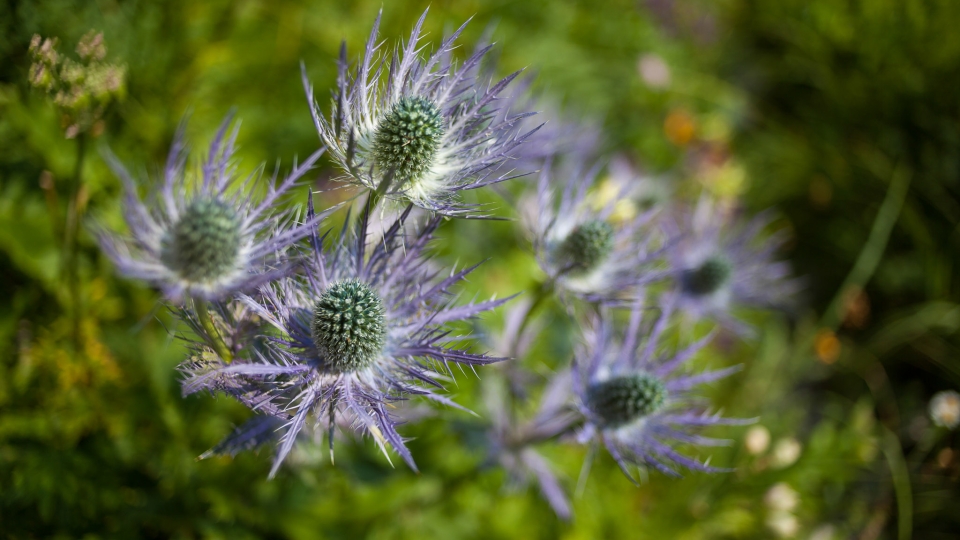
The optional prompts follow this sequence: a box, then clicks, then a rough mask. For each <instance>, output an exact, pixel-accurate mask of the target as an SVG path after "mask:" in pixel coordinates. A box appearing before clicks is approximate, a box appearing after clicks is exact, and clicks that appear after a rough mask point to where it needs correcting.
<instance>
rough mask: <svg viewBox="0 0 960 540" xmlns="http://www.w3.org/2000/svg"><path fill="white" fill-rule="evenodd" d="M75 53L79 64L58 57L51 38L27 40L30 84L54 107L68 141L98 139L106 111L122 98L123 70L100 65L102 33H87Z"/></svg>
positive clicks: (54, 43)
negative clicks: (82, 136) (84, 137)
mask: <svg viewBox="0 0 960 540" xmlns="http://www.w3.org/2000/svg"><path fill="white" fill-rule="evenodd" d="M76 51H77V55H78V56H79V58H80V61H76V60H74V59H72V58H68V57H66V56H64V55H61V54H59V53H58V52H57V40H56V39H55V38H46V39H44V38H41V37H40V36H39V35H34V36H33V39H31V40H30V57H31V60H32V63H31V65H30V72H29V81H30V84H31V85H32V86H33V87H35V88H37V89H40V90H43V91H44V92H46V94H47V96H48V97H49V99H50V101H51V102H52V103H53V104H54V106H56V108H57V110H58V112H59V113H60V117H61V123H62V125H63V128H64V134H65V135H66V136H67V138H68V139H72V138H74V137H76V136H78V135H80V134H81V133H89V134H91V135H93V136H94V137H96V136H97V135H99V134H100V133H101V132H102V131H103V122H102V119H103V115H104V113H105V112H106V110H107V107H108V106H109V105H110V104H111V103H113V102H114V101H119V100H121V99H123V97H124V95H125V94H126V84H125V81H126V67H125V66H122V65H119V64H110V63H107V62H104V58H106V55H107V47H106V44H105V43H104V40H103V33H101V32H95V31H93V30H91V31H89V32H87V33H86V34H85V35H84V36H83V37H82V38H80V42H79V43H78V44H77V48H76Z"/></svg>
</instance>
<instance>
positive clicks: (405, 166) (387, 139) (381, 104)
mask: <svg viewBox="0 0 960 540" xmlns="http://www.w3.org/2000/svg"><path fill="white" fill-rule="evenodd" d="M426 15H427V12H426V11H424V13H423V15H422V16H421V17H420V20H419V21H418V22H417V24H416V27H415V28H414V30H413V33H412V34H411V36H410V39H409V40H408V41H407V43H406V44H405V45H404V46H403V47H401V49H400V50H399V51H396V52H394V53H393V54H388V55H384V56H382V57H381V56H380V54H379V51H380V46H381V45H382V43H377V30H378V28H379V25H380V16H379V15H378V16H377V20H376V22H375V23H374V25H373V31H372V32H371V33H370V38H369V39H368V40H367V44H366V49H365V50H364V53H363V59H362V60H361V61H360V65H359V67H358V68H357V70H356V71H355V72H351V71H350V69H349V66H348V62H347V57H346V44H344V45H343V46H342V47H341V51H340V61H339V76H338V81H337V90H336V92H335V95H334V101H333V110H332V111H331V114H330V117H329V118H327V117H324V116H323V115H322V114H321V113H320V111H319V107H318V105H317V104H316V101H315V100H314V98H313V90H312V88H311V87H310V84H309V82H308V81H307V80H306V76H304V86H305V88H306V91H307V95H308V98H309V100H310V104H311V112H312V114H313V119H314V123H315V124H316V128H317V131H318V132H319V134H320V139H321V141H322V142H323V144H324V145H325V146H326V147H327V149H328V150H329V151H330V155H331V156H332V157H333V158H334V160H335V161H337V163H338V164H339V165H340V167H341V168H342V169H343V171H344V173H346V180H347V181H348V182H352V183H356V184H359V185H362V186H365V187H367V188H370V189H377V188H380V187H381V185H384V186H385V187H384V189H386V190H387V193H388V194H389V195H390V196H391V197H393V198H399V199H405V200H408V201H409V202H412V203H413V204H414V205H416V206H419V207H421V208H424V209H427V210H430V211H433V212H437V213H440V214H445V215H449V216H464V217H471V216H473V217H476V216H477V212H478V210H479V209H478V208H477V207H476V206H475V205H470V204H467V203H464V202H463V201H462V200H461V199H460V192H461V191H464V190H471V189H476V188H479V187H483V186H486V185H490V184H494V183H496V182H501V181H503V180H507V179H509V178H512V177H513V176H511V175H510V174H509V173H504V174H499V173H497V172H496V171H497V170H498V168H499V165H500V164H501V163H503V162H504V161H506V160H508V159H510V157H511V154H512V153H513V152H514V151H515V149H516V148H517V147H518V146H519V145H520V144H521V143H522V142H523V141H524V140H525V139H526V138H527V137H528V136H529V135H530V134H531V133H532V132H533V131H535V129H536V128H533V129H531V130H529V131H526V132H521V131H520V130H519V125H520V123H521V122H522V120H523V119H524V118H526V117H528V116H530V115H532V114H533V113H521V114H508V115H504V114H500V112H501V111H500V107H499V104H498V100H500V99H501V94H502V93H503V92H504V89H505V88H506V87H507V85H508V84H509V83H510V82H511V81H512V80H513V79H514V78H515V77H516V76H517V75H518V74H519V72H516V73H514V74H512V75H509V76H507V77H506V78H504V79H503V80H501V81H499V82H497V83H496V84H493V85H488V84H485V81H484V79H483V78H482V77H481V76H480V69H479V66H480V63H481V61H482V60H483V58H484V56H485V55H486V53H487V52H489V51H490V49H491V46H485V47H482V48H480V49H478V50H477V51H475V52H474V53H473V54H472V55H471V56H470V57H469V58H467V59H466V60H465V61H464V63H463V64H462V65H461V66H459V67H458V66H456V65H454V63H453V60H452V56H451V51H452V50H453V49H454V48H455V45H454V42H455V41H456V39H457V38H458V37H459V35H460V33H461V32H462V31H463V28H464V26H466V24H464V26H461V27H460V28H459V29H457V31H455V32H454V33H453V34H452V35H450V36H449V37H447V38H445V39H444V40H443V41H442V42H441V43H440V46H439V48H438V49H437V50H436V51H435V52H434V53H433V54H430V55H429V56H427V57H426V58H421V56H420V53H421V51H422V49H423V47H422V46H421V45H420V39H421V37H422V34H421V28H422V26H423V21H424V19H425V18H426ZM388 64H389V65H388Z"/></svg>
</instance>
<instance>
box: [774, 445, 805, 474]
mask: <svg viewBox="0 0 960 540" xmlns="http://www.w3.org/2000/svg"><path fill="white" fill-rule="evenodd" d="M802 450H803V447H802V446H800V441H798V440H796V439H794V438H793V437H788V438H786V439H780V440H779V441H777V444H775V445H774V447H773V457H772V462H771V464H772V465H773V466H774V467H776V468H778V469H782V468H784V467H789V466H790V465H793V464H794V463H796V462H797V460H798V459H800V452H801V451H802Z"/></svg>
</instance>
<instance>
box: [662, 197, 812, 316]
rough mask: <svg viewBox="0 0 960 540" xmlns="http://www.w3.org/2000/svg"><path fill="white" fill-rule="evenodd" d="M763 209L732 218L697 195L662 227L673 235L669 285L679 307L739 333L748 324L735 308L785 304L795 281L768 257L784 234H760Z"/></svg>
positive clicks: (764, 216) (790, 299) (784, 266)
mask: <svg viewBox="0 0 960 540" xmlns="http://www.w3.org/2000/svg"><path fill="white" fill-rule="evenodd" d="M769 223H770V216H769V214H761V215H759V216H757V217H755V218H753V219H751V220H749V221H747V222H738V221H737V216H736V215H734V214H733V213H732V212H730V211H729V209H723V208H720V207H719V206H718V205H717V203H716V202H714V201H712V200H710V199H707V198H702V199H701V200H700V201H699V202H698V204H697V206H696V208H695V209H694V210H693V211H692V212H688V213H686V214H681V215H680V216H679V217H678V218H676V221H675V222H674V223H672V224H669V222H668V226H669V227H672V228H673V229H674V231H673V234H675V235H676V236H677V237H678V241H676V242H674V243H673V244H672V245H671V246H670V249H669V256H668V258H669V260H670V265H671V267H672V270H671V271H672V274H673V275H674V277H675V285H674V290H673V293H672V295H673V296H674V297H675V298H676V302H677V304H678V307H679V309H680V310H682V311H684V312H685V313H688V314H690V315H691V316H693V317H694V318H695V319H701V318H704V317H710V318H713V319H715V320H717V322H719V323H720V324H721V325H723V326H725V327H728V328H731V329H733V330H734V331H736V332H737V333H739V334H741V335H749V334H751V333H752V329H751V328H750V327H749V326H748V325H747V324H745V323H743V322H741V321H739V320H737V318H736V317H735V316H734V315H733V313H732V311H733V310H734V309H736V308H739V307H748V308H749V307H753V308H786V307H788V306H790V305H791V303H792V302H793V300H794V299H795V295H796V293H797V292H798V291H799V289H800V282H799V280H797V279H794V278H791V277H790V274H791V272H790V266H789V265H788V264H787V263H786V262H781V261H776V260H774V258H773V256H774V254H775V253H776V251H777V250H778V249H779V248H780V247H781V246H782V245H783V243H784V241H785V237H784V236H783V235H782V234H774V235H770V236H767V237H765V238H764V237H762V236H761V232H762V231H763V229H764V228H765V227H766V226H767V225H769Z"/></svg>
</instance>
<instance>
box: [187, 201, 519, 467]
mask: <svg viewBox="0 0 960 540" xmlns="http://www.w3.org/2000/svg"><path fill="white" fill-rule="evenodd" d="M411 209H412V207H408V208H407V209H406V211H404V212H403V213H402V214H401V216H400V217H399V219H398V220H397V221H396V222H395V223H394V224H393V225H392V226H391V227H390V228H389V229H388V230H386V231H384V233H383V236H382V237H377V238H372V239H371V238H370V237H369V236H368V234H367V220H368V217H369V212H370V205H369V204H368V206H367V209H366V210H365V211H364V214H363V215H362V216H361V217H360V220H359V222H358V225H357V226H356V227H354V228H349V229H348V227H346V226H345V227H344V230H343V232H342V233H341V234H340V236H339V238H334V239H332V240H329V239H328V238H327V236H324V237H322V238H321V237H320V236H319V235H318V234H317V233H316V232H314V234H313V236H312V244H313V250H312V253H310V254H309V255H307V256H306V260H305V273H304V275H302V276H300V275H295V276H288V277H286V278H284V279H281V280H279V281H277V282H275V283H272V284H271V285H269V286H266V287H263V288H262V289H261V291H260V295H259V296H258V298H253V297H249V296H241V301H242V302H243V303H244V304H245V305H247V306H248V307H249V308H250V309H251V310H252V312H253V313H254V314H255V315H257V316H258V317H260V318H261V319H262V320H263V321H265V322H266V325H267V328H265V329H264V331H263V332H264V334H265V336H266V337H265V338H264V339H266V345H265V346H264V347H262V348H261V349H257V350H255V351H254V353H255V354H250V355H247V356H246V357H245V358H238V359H237V360H235V361H234V362H233V363H232V364H229V365H226V364H223V363H217V362H214V363H212V364H210V363H207V364H195V363H192V364H188V365H185V366H184V367H183V368H182V370H183V371H184V372H185V373H186V376H187V378H186V380H185V381H184V392H185V393H192V392H196V391H200V390H209V389H218V388H219V385H223V384H224V383H223V382H222V380H224V379H226V380H231V381H237V382H236V383H231V384H234V385H235V386H238V387H242V388H245V389H247V391H248V394H250V395H253V396H255V397H256V399H247V400H246V401H245V403H248V404H249V403H257V402H261V401H262V402H263V405H256V406H255V408H257V409H259V410H261V411H263V412H267V413H268V414H273V415H274V416H277V417H278V418H280V419H281V420H283V421H284V428H283V435H282V437H281V439H280V449H279V451H278V453H277V456H276V459H275V460H274V466H273V469H272V471H271V476H272V475H273V474H275V473H276V471H277V469H278V468H279V466H280V464H281V463H282V462H283V460H284V458H285V457H286V456H287V454H288V453H289V452H290V450H291V449H292V448H293V445H294V442H295V441H296V438H297V435H298V433H300V432H301V430H303V429H304V427H305V426H307V424H308V422H309V423H312V424H313V425H317V426H319V425H320V424H325V425H326V428H327V429H328V430H329V433H330V437H331V438H330V441H331V451H332V440H333V439H332V434H333V429H334V427H335V426H336V425H337V424H338V423H341V424H343V423H344V421H346V422H345V423H346V424H349V425H352V426H353V427H354V428H355V429H356V430H357V431H358V432H360V433H364V434H369V435H371V436H372V437H373V438H374V439H375V440H376V442H377V444H378V445H379V446H380V448H381V450H382V451H383V452H384V454H385V455H387V456H388V458H389V454H388V453H387V447H388V446H389V447H392V448H393V449H394V450H395V451H396V452H398V453H399V454H400V455H401V456H402V457H403V459H404V460H405V461H406V462H407V464H408V465H409V466H410V467H411V468H414V469H416V465H415V464H414V461H413V457H412V456H411V455H410V452H409V450H408V449H407V447H406V445H405V444H404V439H403V438H402V437H401V436H400V435H399V433H397V429H396V428H397V425H398V424H400V423H402V422H401V420H400V419H399V418H398V417H397V416H396V415H395V414H394V413H393V412H391V409H392V408H394V407H395V402H396V401H398V400H401V399H405V398H406V397H408V396H411V395H413V396H423V397H424V398H427V399H430V400H433V401H435V402H438V403H441V404H445V405H450V406H453V407H456V408H462V407H460V406H458V405H456V404H455V403H454V402H453V401H451V400H450V399H449V398H447V397H445V396H444V395H443V394H442V393H441V392H442V391H443V390H444V383H443V381H444V380H445V379H447V378H448V376H447V375H446V374H444V373H443V372H444V370H449V364H450V363H459V364H464V365H468V366H476V365H481V364H487V363H490V362H495V361H498V360H500V359H499V358H491V357H488V356H485V355H482V354H473V353H469V352H467V351H464V350H460V349H458V348H456V346H455V345H454V344H455V343H456V342H457V341H459V339H460V338H457V337H454V336H452V335H451V329H449V328H448V327H447V324H448V323H452V322H455V321H460V320H464V319H468V318H471V317H473V316H475V315H477V314H479V313H481V312H483V311H487V310H489V309H493V308H494V307H496V306H498V305H500V304H502V303H503V302H504V301H505V300H491V301H486V302H478V303H471V304H466V305H459V306H458V305H454V304H453V298H452V297H451V287H453V286H454V285H455V284H457V283H458V282H460V281H462V280H463V279H464V277H465V276H466V275H467V274H468V273H469V272H470V271H472V270H473V268H475V267H471V268H467V269H464V270H461V271H458V272H451V273H450V275H449V276H447V277H443V278H441V277H439V275H438V274H439V273H438V271H436V270H434V269H433V268H432V267H431V266H430V265H429V264H428V261H427V258H426V256H425V250H426V248H427V244H428V243H429V241H430V239H431V238H432V236H433V233H434V230H435V229H436V227H437V225H438V224H439V222H440V218H439V217H437V218H434V219H432V220H430V221H429V222H428V223H426V224H425V225H424V226H422V227H421V228H420V229H419V232H417V233H416V234H415V235H413V237H411V238H405V237H404V234H403V231H404V226H403V225H404V221H405V220H406V219H407V217H408V216H409V214H410V211H411ZM313 219H314V214H313V206H312V202H311V203H310V205H309V210H308V221H310V220H313ZM348 219H349V218H348ZM325 241H326V244H327V245H326V246H323V245H322V244H324V243H325Z"/></svg>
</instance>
